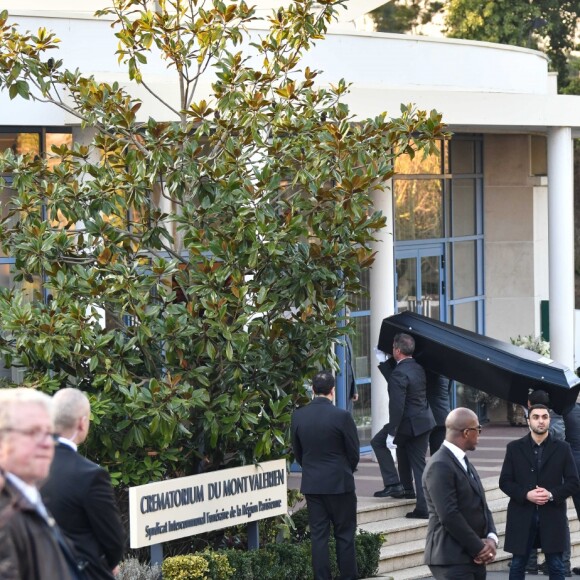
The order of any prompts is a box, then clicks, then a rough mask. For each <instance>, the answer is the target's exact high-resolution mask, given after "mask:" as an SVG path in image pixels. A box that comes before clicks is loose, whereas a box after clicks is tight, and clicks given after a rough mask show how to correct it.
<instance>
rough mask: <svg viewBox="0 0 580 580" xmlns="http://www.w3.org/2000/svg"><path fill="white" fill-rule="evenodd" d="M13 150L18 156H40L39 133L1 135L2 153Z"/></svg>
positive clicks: (0, 148)
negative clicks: (29, 154) (28, 154)
mask: <svg viewBox="0 0 580 580" xmlns="http://www.w3.org/2000/svg"><path fill="white" fill-rule="evenodd" d="M8 149H12V151H13V152H14V154H16V155H25V154H26V153H31V154H32V155H40V135H39V134H38V133H0V151H6V150H8Z"/></svg>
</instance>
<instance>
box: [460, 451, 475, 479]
mask: <svg viewBox="0 0 580 580" xmlns="http://www.w3.org/2000/svg"><path fill="white" fill-rule="evenodd" d="M463 459H464V460H465V467H466V468H467V474H468V475H469V476H470V477H473V479H475V475H473V469H472V467H471V463H469V459H467V455H466V456H465V457H464V458H463Z"/></svg>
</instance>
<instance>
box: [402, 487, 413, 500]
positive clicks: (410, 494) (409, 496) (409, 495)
mask: <svg viewBox="0 0 580 580" xmlns="http://www.w3.org/2000/svg"><path fill="white" fill-rule="evenodd" d="M401 497H403V498H405V499H417V496H416V495H415V492H414V491H413V490H412V489H406V490H405V491H404V492H403V495H402V496H401Z"/></svg>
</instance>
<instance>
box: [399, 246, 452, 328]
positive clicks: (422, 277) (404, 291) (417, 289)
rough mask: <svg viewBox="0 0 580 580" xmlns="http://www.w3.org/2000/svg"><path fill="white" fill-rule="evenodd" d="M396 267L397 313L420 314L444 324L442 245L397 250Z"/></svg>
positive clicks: (443, 261)
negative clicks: (441, 321) (409, 312)
mask: <svg viewBox="0 0 580 580" xmlns="http://www.w3.org/2000/svg"><path fill="white" fill-rule="evenodd" d="M395 264H396V276H395V297H396V304H395V311H396V312H406V311H411V312H417V313H418V314H422V315H423V316H427V317H429V318H433V319H435V320H443V321H445V317H446V312H447V309H446V308H445V271H444V269H445V259H444V247H443V244H423V245H421V246H418V247H412V248H405V249H397V252H396V255H395Z"/></svg>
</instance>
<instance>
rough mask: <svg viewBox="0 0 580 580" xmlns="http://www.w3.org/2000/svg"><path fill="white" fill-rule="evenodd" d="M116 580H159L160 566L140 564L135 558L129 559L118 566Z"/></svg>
mask: <svg viewBox="0 0 580 580" xmlns="http://www.w3.org/2000/svg"><path fill="white" fill-rule="evenodd" d="M115 579H116V580H161V566H159V565H158V564H154V565H153V566H149V565H148V564H141V562H139V560H137V558H129V559H128V560H124V561H123V562H121V564H120V565H119V573H118V574H117V576H116V577H115Z"/></svg>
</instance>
